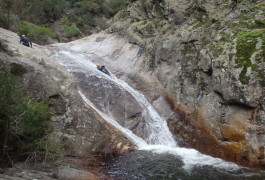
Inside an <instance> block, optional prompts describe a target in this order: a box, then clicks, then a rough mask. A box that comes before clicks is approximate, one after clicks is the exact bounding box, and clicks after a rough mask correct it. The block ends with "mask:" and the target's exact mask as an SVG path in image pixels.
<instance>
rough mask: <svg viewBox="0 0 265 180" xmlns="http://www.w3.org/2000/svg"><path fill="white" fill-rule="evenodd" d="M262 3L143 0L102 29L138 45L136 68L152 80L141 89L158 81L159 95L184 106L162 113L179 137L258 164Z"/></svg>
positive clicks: (264, 124) (264, 101) (263, 97)
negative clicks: (139, 56)
mask: <svg viewBox="0 0 265 180" xmlns="http://www.w3.org/2000/svg"><path fill="white" fill-rule="evenodd" d="M264 8H265V3H264V2H262V1H248V0H240V1H233V0H231V1H226V0H222V1H217V0H200V1H195V0H161V1H152V0H148V1H139V2H136V3H135V4H134V5H132V6H130V7H128V9H127V10H126V11H123V12H120V13H119V14H118V15H117V16H116V17H115V18H114V20H113V22H112V26H111V27H110V28H109V29H108V31H109V32H117V33H119V34H123V35H126V37H127V39H128V41H129V42H131V43H134V44H137V45H139V46H140V47H141V48H142V49H143V51H144V54H145V58H144V60H142V67H145V68H142V69H141V68H138V71H139V73H138V74H141V77H142V78H143V79H144V81H145V82H146V84H148V85H151V84H152V85H153V84H155V85H154V86H149V87H150V88H149V91H145V92H146V95H149V96H151V97H152V98H153V99H157V97H159V95H158V96H153V94H152V92H154V91H155V89H156V88H158V87H160V85H162V86H163V88H164V92H161V91H160V92H159V93H160V95H162V96H168V97H169V98H168V99H170V101H169V102H170V104H175V105H173V106H172V107H173V108H172V109H173V110H176V109H178V110H180V112H182V113H184V114H186V115H185V116H182V117H185V118H180V119H179V115H177V114H176V115H172V116H170V117H168V118H169V119H170V123H169V124H170V125H171V130H172V132H173V133H174V134H175V135H176V137H178V138H180V139H181V140H180V141H182V143H183V144H186V145H188V144H189V146H191V147H195V148H196V149H198V150H200V151H202V152H205V153H208V154H211V155H213V156H216V157H221V158H224V159H227V160H232V161H235V162H239V163H248V164H249V165H257V166H259V165H260V166H262V164H264V163H263V162H264V157H263V154H264V146H265V144H264V135H265V134H264V130H265V111H264V109H265V106H264V105H265V91H264V87H265V84H264V76H265V71H264V69H265V66H264V62H265V56H264V54H265V49H264V46H265V26H264V24H265V23H264V18H265V14H264ZM116 69H118V68H117V67H116ZM120 71H122V70H120ZM149 73H150V74H152V75H150V74H149ZM131 76H133V75H131ZM136 76H137V75H136ZM157 81H158V82H159V83H157ZM172 102H173V103H172ZM156 103H157V102H156ZM162 105H163V103H162V104H161V106H162ZM156 106H159V103H158V104H157V105H156ZM173 114H174V113H173ZM191 119H192V121H191ZM241 127H245V128H241ZM193 132H195V133H193ZM194 134H196V135H194ZM209 142H210V143H209ZM211 144H215V145H214V146H211ZM203 145H204V146H203Z"/></svg>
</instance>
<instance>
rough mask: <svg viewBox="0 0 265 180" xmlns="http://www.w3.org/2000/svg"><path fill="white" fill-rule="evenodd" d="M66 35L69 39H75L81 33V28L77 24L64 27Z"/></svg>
mask: <svg viewBox="0 0 265 180" xmlns="http://www.w3.org/2000/svg"><path fill="white" fill-rule="evenodd" d="M64 33H65V34H66V36H67V37H70V38H71V37H74V36H77V35H78V34H79V33H80V30H79V28H78V27H77V26H76V25H75V24H70V25H64Z"/></svg>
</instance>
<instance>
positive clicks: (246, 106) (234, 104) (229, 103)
mask: <svg viewBox="0 0 265 180" xmlns="http://www.w3.org/2000/svg"><path fill="white" fill-rule="evenodd" d="M214 92H215V93H216V94H217V95H218V96H219V97H220V98H221V99H222V102H220V104H222V105H229V106H237V107H239V108H241V109H246V110H251V109H255V107H251V106H249V105H247V104H243V103H241V102H238V101H236V100H230V101H227V100H225V98H224V96H223V94H222V93H221V92H219V91H216V90H215V91H214Z"/></svg>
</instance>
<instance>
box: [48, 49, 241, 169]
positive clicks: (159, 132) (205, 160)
mask: <svg viewBox="0 0 265 180" xmlns="http://www.w3.org/2000/svg"><path fill="white" fill-rule="evenodd" d="M51 48H52V47H51ZM47 51H49V49H47ZM48 54H49V55H50V56H51V57H52V58H53V59H54V60H56V61H58V62H59V63H60V64H61V65H62V66H64V67H65V68H66V69H67V70H68V71H69V72H71V73H72V74H73V76H74V77H75V76H78V75H79V74H80V73H82V74H84V76H82V77H83V78H84V77H95V78H98V79H102V80H103V79H104V80H107V81H109V82H112V83H113V84H115V86H117V87H119V88H121V89H123V90H124V91H126V92H127V93H129V94H130V95H131V96H133V97H134V99H135V100H136V101H137V102H138V103H139V105H140V106H141V107H142V109H143V114H142V115H143V116H144V118H145V121H146V123H147V124H146V127H147V131H148V132H147V134H148V135H147V137H146V139H145V140H143V138H141V137H139V136H137V135H135V134H134V133H133V132H132V131H131V130H129V129H126V128H124V127H123V126H121V125H120V124H119V123H118V122H117V121H116V120H115V118H114V117H112V116H111V112H110V113H109V114H107V113H105V111H104V110H103V109H100V108H98V107H97V106H96V105H95V104H94V103H93V102H92V101H91V100H90V99H89V98H88V97H87V96H86V94H85V92H84V91H83V90H82V88H81V87H79V93H80V95H81V97H82V98H83V100H84V101H85V102H86V103H87V104H88V105H89V106H90V107H91V108H93V109H94V110H95V111H96V112H97V113H98V114H99V115H100V116H101V117H102V118H104V119H105V120H106V121H108V122H109V123H110V124H112V125H113V126H115V127H116V128H117V129H119V130H120V131H121V132H122V133H124V135H125V136H126V137H127V138H128V139H129V140H131V141H132V142H133V143H134V144H135V145H136V146H137V147H138V148H139V149H140V150H148V151H151V152H154V153H169V154H174V155H177V156H179V157H181V158H182V160H183V162H184V166H183V168H185V169H187V170H189V169H191V168H192V167H193V166H194V165H210V166H213V167H219V168H226V169H231V170H232V169H238V168H239V167H238V166H237V165H235V164H233V163H229V162H225V161H223V160H221V159H219V158H213V157H210V156H207V155H204V154H201V153H200V152H198V151H196V150H194V149H187V148H180V147H178V146H177V143H176V142H175V140H174V138H173V135H172V134H171V132H170V131H169V129H168V126H167V122H166V120H165V119H164V118H162V117H161V116H160V115H159V113H158V112H157V111H156V110H155V108H154V107H153V106H152V105H151V103H149V102H148V100H147V99H146V98H145V97H144V95H142V94H141V93H140V92H138V91H136V90H135V89H133V88H132V87H131V86H129V85H128V84H127V83H126V82H124V81H122V80H120V79H118V78H115V77H110V76H108V75H105V74H103V73H102V72H100V71H98V70H97V69H96V68H95V64H94V63H93V62H91V61H90V60H89V59H90V55H91V54H90V55H88V54H85V53H80V52H77V51H73V50H70V49H69V50H65V47H64V50H59V51H56V52H51V51H49V52H48ZM75 79H76V81H77V84H78V83H79V84H78V86H81V84H85V83H86V82H87V81H85V80H83V81H82V82H81V79H78V77H76V78H75ZM79 81H80V82H79Z"/></svg>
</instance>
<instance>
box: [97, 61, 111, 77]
mask: <svg viewBox="0 0 265 180" xmlns="http://www.w3.org/2000/svg"><path fill="white" fill-rule="evenodd" d="M96 66H97V69H98V70H100V71H102V72H104V73H105V74H107V75H109V76H110V73H109V71H108V70H107V69H106V68H105V66H100V64H96Z"/></svg>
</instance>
